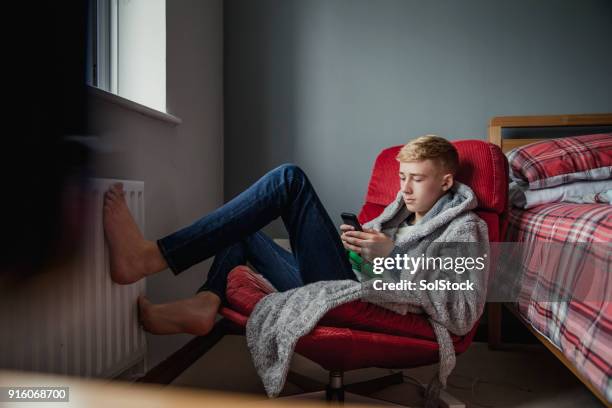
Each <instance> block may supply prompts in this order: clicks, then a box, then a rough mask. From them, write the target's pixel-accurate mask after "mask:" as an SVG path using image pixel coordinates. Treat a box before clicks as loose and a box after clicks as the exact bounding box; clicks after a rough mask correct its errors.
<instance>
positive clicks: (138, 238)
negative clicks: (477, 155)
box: [104, 135, 486, 336]
mask: <svg viewBox="0 0 612 408" xmlns="http://www.w3.org/2000/svg"><path fill="white" fill-rule="evenodd" d="M397 160H398V161H399V162H400V167H399V178H400V186H401V188H400V191H399V192H398V195H397V198H396V200H395V201H394V202H392V203H391V204H389V206H387V208H385V210H384V211H383V213H382V214H381V215H380V216H379V217H377V218H376V219H374V220H372V221H370V222H369V223H366V224H365V225H364V230H363V232H358V231H353V228H352V227H350V226H348V225H345V224H343V225H341V226H340V229H341V231H342V235H341V236H339V235H338V233H337V230H336V228H335V226H334V224H333V223H332V221H331V219H330V217H329V215H328V214H327V212H326V211H325V209H324V207H323V205H322V204H321V202H320V200H319V198H318V196H317V194H316V193H315V190H314V188H313V187H312V185H311V184H310V181H309V180H308V178H307V176H306V174H305V173H304V172H303V171H302V170H301V169H300V168H299V167H297V166H295V165H292V164H284V165H281V166H279V167H277V168H276V169H274V170H272V171H270V172H269V173H267V174H266V175H264V176H263V177H262V178H261V179H259V180H258V181H256V182H255V183H254V184H253V185H252V186H250V187H249V188H248V189H246V190H245V191H244V192H242V193H241V194H239V195H238V196H236V197H235V198H233V199H232V200H231V201H229V202H228V203H226V204H225V205H223V206H222V207H220V208H218V209H217V210H215V211H213V212H212V213H210V214H208V215H206V216H204V217H203V218H201V219H199V220H197V221H196V222H195V223H193V224H192V225H190V226H188V227H186V228H183V229H181V230H179V231H177V232H174V233H172V234H170V235H168V236H166V237H164V238H162V239H159V240H157V242H155V241H149V240H146V239H145V238H144V237H143V235H142V233H141V232H140V231H139V229H138V227H137V225H136V223H135V222H134V219H133V218H132V216H131V214H130V212H129V209H128V207H127V205H126V202H125V199H124V193H123V191H122V186H121V184H120V183H118V184H115V185H114V186H112V187H111V189H110V190H109V191H107V192H106V194H105V199H104V231H105V234H106V239H107V242H108V246H109V254H110V272H111V277H112V279H113V280H114V281H115V282H117V283H121V284H129V283H132V282H136V281H137V280H139V279H141V278H144V277H146V276H149V275H152V274H154V273H157V272H160V271H163V270H165V269H167V268H170V269H171V270H172V272H173V273H174V274H179V273H181V272H182V271H184V270H185V269H187V268H189V267H190V266H192V265H194V264H196V263H198V262H201V261H203V260H205V259H208V258H210V257H211V256H215V259H214V262H213V264H212V266H211V268H210V271H209V273H208V277H207V279H206V282H205V283H204V284H203V285H202V287H201V288H200V289H199V290H198V292H197V294H196V295H195V296H193V297H190V298H188V299H183V300H179V301H175V302H171V303H164V304H152V303H151V302H149V301H148V300H147V299H146V298H145V297H144V296H141V297H140V298H139V300H138V303H139V311H140V319H141V321H142V323H143V326H144V328H145V330H147V331H149V332H151V333H155V334H173V333H181V332H184V333H190V334H194V335H200V336H201V335H205V334H207V333H208V332H209V331H210V330H211V329H212V327H213V325H214V321H215V316H216V314H217V311H218V309H219V307H220V305H221V304H222V303H223V302H225V289H226V283H227V276H228V274H229V272H230V271H231V270H232V269H233V268H234V267H236V266H238V265H242V264H245V263H246V262H247V261H249V262H250V263H251V264H252V265H253V266H254V268H255V269H256V270H257V271H258V272H259V273H261V274H262V275H263V276H264V277H265V278H266V279H267V280H268V281H269V282H270V283H272V285H273V286H274V287H275V288H276V289H277V290H278V291H280V292H283V291H287V290H290V289H293V288H297V287H301V286H304V285H307V284H310V283H313V282H319V281H333V280H347V279H348V280H352V281H358V280H365V279H366V278H365V277H364V276H361V275H360V274H359V273H357V274H356V273H355V272H354V271H353V270H352V267H351V264H350V262H349V260H348V257H347V253H346V250H351V251H354V252H356V253H357V254H359V255H360V256H361V257H362V258H363V259H364V260H365V261H366V262H372V261H373V260H374V258H377V257H385V256H394V255H395V254H398V253H399V254H403V253H406V252H407V251H406V248H405V243H406V242H411V237H419V239H421V240H423V239H428V240H431V241H433V240H435V239H437V238H440V237H441V236H442V237H443V238H444V237H445V235H444V232H445V231H446V230H448V229H449V228H450V229H451V230H452V231H454V232H457V231H458V229H457V227H458V226H459V224H461V226H462V228H461V229H460V230H461V231H462V235H463V237H462V239H464V238H467V239H468V240H472V239H475V240H482V239H484V240H486V237H483V236H482V235H483V234H482V231H483V230H484V233H485V234H486V224H484V222H482V221H481V220H480V219H478V217H476V216H475V215H474V214H473V213H472V212H471V211H470V210H471V209H473V208H474V207H475V206H476V199H475V197H474V194H473V192H472V191H471V189H470V188H469V187H467V186H465V185H463V184H460V183H457V182H455V181H454V175H455V173H456V171H457V165H458V156H457V151H456V149H455V148H454V146H453V145H452V144H451V143H450V142H448V141H447V140H446V139H443V138H441V137H438V136H433V135H427V136H423V137H420V138H417V139H414V140H412V141H410V142H409V143H408V144H406V145H405V146H404V147H403V148H402V149H401V151H400V152H399V154H398V156H397ZM432 209H434V211H431V210H432ZM441 213H442V215H444V214H446V216H445V217H442V218H440V214H441ZM278 217H281V218H282V220H283V222H284V224H285V226H286V228H287V231H288V232H289V240H290V243H291V248H292V252H291V253H290V252H288V251H286V250H285V249H283V248H282V247H280V246H279V245H277V244H276V243H275V242H274V241H273V240H272V239H270V238H269V237H268V236H266V235H265V234H264V233H263V232H261V231H260V229H261V228H263V227H264V226H265V225H267V224H268V223H270V222H271V221H272V220H274V219H276V218H278ZM432 219H433V224H432ZM440 219H444V222H443V223H442V224H439V223H438V224H439V225H438V224H437V223H436V220H438V221H439V220H440ZM475 223H476V224H478V223H479V224H478V225H476V224H475ZM483 224H484V227H483ZM465 228H468V230H469V231H468V232H467V233H466V232H465V231H464V230H465ZM483 228H484V229H483ZM423 231H428V232H427V234H425V235H423ZM478 232H480V236H477V235H478ZM404 313H405V311H404Z"/></svg>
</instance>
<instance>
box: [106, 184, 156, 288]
mask: <svg viewBox="0 0 612 408" xmlns="http://www.w3.org/2000/svg"><path fill="white" fill-rule="evenodd" d="M103 224H104V235H105V237H106V242H107V243H108V251H109V257H110V274H111V279H112V280H113V281H115V282H117V283H120V284H128V283H132V282H136V281H138V280H139V279H141V278H143V277H145V276H147V275H150V274H152V273H155V272H159V271H161V270H164V269H166V268H167V267H168V265H167V264H166V261H165V259H164V257H163V256H162V254H161V252H160V251H159V248H158V247H157V244H156V243H155V242H151V241H147V240H145V239H144V237H143V235H142V233H141V232H140V230H139V229H138V225H136V222H135V221H134V218H133V217H132V214H131V213H130V210H129V208H128V206H127V203H126V202H125V193H124V192H123V185H122V184H121V183H116V184H113V185H112V186H111V188H110V189H109V190H108V191H107V192H106V193H105V194H104V213H103Z"/></svg>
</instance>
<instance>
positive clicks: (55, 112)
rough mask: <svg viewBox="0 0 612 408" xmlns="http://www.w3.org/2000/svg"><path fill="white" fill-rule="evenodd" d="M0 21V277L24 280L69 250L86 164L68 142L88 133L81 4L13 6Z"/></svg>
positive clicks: (83, 151) (85, 153)
mask: <svg viewBox="0 0 612 408" xmlns="http://www.w3.org/2000/svg"><path fill="white" fill-rule="evenodd" d="M3 17H4V19H5V20H6V21H11V22H13V23H17V24H16V25H15V26H14V27H11V31H10V32H9V33H6V32H5V35H4V36H3V38H4V40H3V42H4V43H5V44H4V45H5V46H4V47H3V54H4V55H3V62H4V66H5V68H8V71H9V72H8V74H7V75H6V76H5V81H4V86H3V96H4V101H5V105H4V106H5V107H6V108H4V109H7V111H6V113H7V114H6V116H5V119H6V122H9V123H5V125H7V126H8V125H12V126H14V129H12V130H8V129H6V128H4V132H3V145H2V149H1V151H2V156H3V157H2V159H1V160H0V162H1V164H0V166H1V167H0V169H1V171H2V176H3V177H2V180H3V181H4V186H3V191H4V192H3V194H2V197H3V200H2V201H3V208H4V209H3V211H2V212H3V214H2V215H3V217H2V219H3V222H2V227H3V228H2V234H1V236H2V242H1V246H0V248H1V249H0V251H1V254H0V279H1V278H6V277H7V275H11V277H27V276H31V275H32V274H34V273H36V272H38V271H40V270H41V269H43V268H44V267H45V266H47V265H48V264H49V262H50V261H58V260H61V258H63V257H65V256H68V255H69V254H70V252H71V250H72V249H74V248H76V246H77V244H78V239H79V234H78V229H79V226H80V225H82V224H83V220H82V219H81V218H80V217H82V214H83V211H82V210H81V208H82V205H81V202H80V201H81V200H80V198H79V197H80V196H81V193H80V192H81V191H84V187H85V181H86V180H87V174H88V159H89V150H88V148H87V147H85V146H84V145H83V144H82V143H81V142H79V141H76V140H73V139H71V137H74V136H83V135H85V133H86V129H87V117H86V114H87V107H86V82H85V78H86V76H85V73H86V71H85V70H86V51H87V50H86V38H87V35H86V34H87V2H86V1H83V0H80V1H74V0H69V1H60V2H12V3H11V5H7V10H6V11H4V12H3ZM6 30H7V29H6V27H5V28H4V31H6ZM71 248H72V249H71Z"/></svg>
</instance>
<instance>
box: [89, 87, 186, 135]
mask: <svg viewBox="0 0 612 408" xmlns="http://www.w3.org/2000/svg"><path fill="white" fill-rule="evenodd" d="M87 88H88V90H89V93H90V95H94V96H95V97H97V98H100V99H103V100H105V101H107V102H110V103H112V104H115V105H119V106H121V107H123V108H126V109H129V110H132V111H135V112H138V113H140V114H142V115H145V116H148V117H151V118H154V119H158V120H161V121H163V122H167V123H170V124H172V125H180V124H181V123H183V120H182V119H181V118H179V117H177V116H174V115H171V114H169V113H165V112H160V111H158V110H156V109H153V108H149V107H148V106H145V105H141V104H139V103H137V102H134V101H131V100H129V99H125V98H122V97H121V96H119V95H115V94H113V93H110V92H106V91H104V90H102V89H100V88H96V87H95V86H89V85H88V86H87Z"/></svg>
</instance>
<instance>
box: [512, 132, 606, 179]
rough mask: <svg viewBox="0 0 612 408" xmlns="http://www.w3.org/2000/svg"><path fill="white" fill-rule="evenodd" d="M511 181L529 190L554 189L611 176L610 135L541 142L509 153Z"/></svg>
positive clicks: (583, 136)
mask: <svg viewBox="0 0 612 408" xmlns="http://www.w3.org/2000/svg"><path fill="white" fill-rule="evenodd" d="M508 163H509V164H510V172H511V178H512V179H513V180H516V181H521V182H523V183H528V184H529V188H530V189H532V190H537V189H540V188H548V187H554V186H558V185H561V184H567V183H571V182H573V181H579V180H605V179H609V178H610V177H611V175H612V133H600V134H594V135H582V136H574V137H564V138H561V139H551V140H542V141H540V142H536V143H531V144H529V145H526V146H521V147H517V148H515V149H513V150H511V151H510V152H508Z"/></svg>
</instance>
